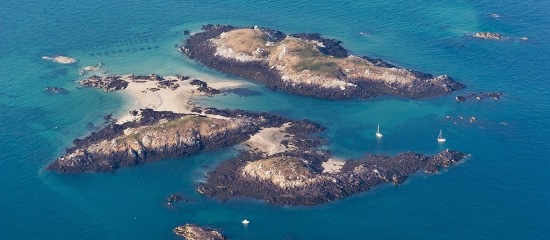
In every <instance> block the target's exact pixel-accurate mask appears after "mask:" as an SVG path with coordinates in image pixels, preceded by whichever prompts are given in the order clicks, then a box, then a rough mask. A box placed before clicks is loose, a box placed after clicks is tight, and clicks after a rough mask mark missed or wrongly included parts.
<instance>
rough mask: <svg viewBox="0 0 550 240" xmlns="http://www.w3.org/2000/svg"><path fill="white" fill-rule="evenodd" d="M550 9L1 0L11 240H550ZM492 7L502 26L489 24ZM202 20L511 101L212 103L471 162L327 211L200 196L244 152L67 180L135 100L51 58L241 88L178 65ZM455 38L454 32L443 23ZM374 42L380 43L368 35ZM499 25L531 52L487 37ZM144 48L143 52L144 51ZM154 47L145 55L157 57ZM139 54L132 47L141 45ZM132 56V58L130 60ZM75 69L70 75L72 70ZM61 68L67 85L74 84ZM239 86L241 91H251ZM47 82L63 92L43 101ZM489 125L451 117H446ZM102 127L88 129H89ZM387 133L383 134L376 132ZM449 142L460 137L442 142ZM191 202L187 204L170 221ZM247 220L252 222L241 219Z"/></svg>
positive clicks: (0, 95)
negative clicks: (303, 39) (281, 35)
mask: <svg viewBox="0 0 550 240" xmlns="http://www.w3.org/2000/svg"><path fill="white" fill-rule="evenodd" d="M548 10H550V5H549V4H548V3H547V2H543V1H534V0H530V1H517V0H514V1H508V2H506V3H504V2H502V3H501V2H492V1H464V0H460V1H438V2H432V1H427V2H426V1H391V2H388V1H364V2H362V3H358V2H354V1H332V2H329V3H311V2H309V1H292V2H291V1H284V2H282V3H275V2H271V1H260V2H258V1H244V0H232V1H216V2H210V3H205V2H203V1H185V2H181V1H140V0H139V1H133V2H129V3H122V2H121V3H105V2H94V1H89V2H82V3H78V4H76V3H74V2H72V1H23V2H21V1H2V2H0V12H2V14H0V42H1V43H2V44H0V74H1V76H2V78H1V79H0V110H1V111H2V113H1V114H0V136H1V137H0V193H1V194H0V206H1V207H0V239H36V238H41V239H77V238H80V239H82V238H84V239H130V238H133V239H161V238H164V239H175V238H176V237H175V236H173V235H172V234H171V232H170V231H171V229H172V228H173V227H175V226H177V225H181V224H185V223H187V222H192V223H197V224H203V225H207V226H211V227H215V228H219V229H222V230H223V232H224V233H226V234H227V235H228V236H229V237H231V238H233V239H366V238H375V239H380V238H384V239H398V238H401V239H403V238H408V239H426V238H439V239H487V238H493V239H548V238H550V231H549V230H548V228H547V226H548V225H550V190H549V189H550V177H549V175H548V170H549V169H550V160H548V159H549V158H548V156H547V155H548V153H549V152H550V151H549V149H550V145H549V144H548V142H547V140H546V136H548V134H550V132H549V131H548V128H547V127H548V125H549V123H550V122H549V121H548V117H550V111H549V109H550V104H549V102H550V101H549V100H550V99H549V97H548V95H547V89H548V88H549V87H550V83H549V82H548V80H547V77H546V76H547V74H548V72H550V66H549V60H550V59H549V58H550V47H549V45H548V42H550V29H549V27H548V26H550V16H549V15H548V14H547V13H546V12H547V11H548ZM493 12H496V13H498V14H500V15H501V17H500V18H491V16H490V14H491V13H493ZM204 23H223V24H233V25H243V26H244V25H259V26H265V27H271V28H275V29H279V30H282V31H284V32H287V33H295V32H320V33H323V34H324V35H325V36H328V37H334V38H338V39H339V40H342V41H343V42H344V43H343V44H344V46H345V47H347V48H348V49H350V51H351V52H352V53H353V54H356V55H362V54H368V55H369V56H373V57H382V58H384V59H386V60H388V61H391V62H393V63H395V64H397V65H400V66H404V67H407V68H412V69H415V70H421V71H426V72H430V73H433V74H448V75H451V76H453V77H454V78H455V79H457V80H459V81H461V82H463V83H465V84H467V85H468V88H467V89H466V90H465V91H464V92H468V91H503V92H504V93H505V94H506V95H505V97H504V98H503V99H502V100H501V101H499V102H493V101H483V102H479V103H478V102H472V103H465V104H457V103H455V102H454V100H453V96H446V97H441V98H437V99H427V100H421V101H410V100H405V99H395V98H380V99H374V100H351V101H341V102H331V101H326V100H317V99H309V98H305V97H300V96H294V95H288V94H285V93H281V92H272V91H269V90H266V89H265V88H263V87H261V86H257V85H255V84H252V83H248V85H249V86H250V87H251V88H254V89H257V90H259V91H261V92H262V93H263V94H262V95H261V96H256V97H236V96H232V95H228V96H221V97H212V98H204V99H202V102H203V103H204V104H205V105H209V106H218V107H230V108H240V109H248V110H255V111H270V112H274V113H277V114H281V115H284V116H288V117H292V118H309V119H311V120H314V121H317V122H319V123H321V124H323V125H325V126H326V127H327V128H328V129H327V131H326V132H325V133H323V135H324V136H326V137H327V138H328V139H329V142H328V147H329V148H330V149H331V150H333V152H334V154H335V155H336V156H339V157H342V158H358V157H361V156H364V155H365V154H367V153H372V152H374V153H387V154H395V153H398V152H402V151H418V152H423V153H427V154H432V153H436V152H438V151H440V150H441V149H443V148H453V149H456V150H460V151H464V152H467V153H470V154H472V157H471V158H469V159H468V160H467V161H466V162H464V163H463V164H460V165H458V166H455V167H452V168H451V169H449V170H447V171H445V172H443V173H442V174H437V175H433V176H422V175H419V176H413V177H411V178H410V180H409V181H407V182H406V183H405V184H404V185H402V186H399V187H393V186H381V187H378V188H376V189H374V190H372V191H369V192H367V193H363V194H358V195H355V196H352V197H350V198H347V199H344V200H339V201H335V202H332V203H328V204H324V205H321V206H316V207H280V206H271V205H267V204H265V203H262V202H260V201H255V200H247V199H237V200H231V201H229V202H225V203H221V202H217V201H215V200H211V199H207V198H204V197H202V196H200V195H199V194H197V193H196V192H195V186H196V184H197V182H199V181H201V180H202V179H203V178H204V175H205V173H206V172H207V171H208V170H209V169H212V168H213V167H215V166H216V164H217V163H219V162H221V161H224V160H226V159H228V158H230V157H231V156H233V155H234V154H235V151H236V149H227V150H221V151H216V152H209V153H204V154H200V155H197V156H195V157H192V158H186V159H171V160H164V161H159V162H155V163H151V164H146V165H142V166H139V167H135V168H127V169H121V170H119V171H117V172H116V173H114V174H80V175H59V174H55V173H51V172H49V171H45V170H44V166H45V165H46V164H48V163H49V162H51V161H52V160H53V159H55V158H56V157H57V156H59V155H60V154H61V153H62V152H63V151H64V149H65V148H66V147H67V146H69V145H70V142H71V140H72V139H73V138H75V137H82V136H84V135H86V134H87V133H89V132H90V131H92V130H93V129H94V127H99V126H100V125H101V122H102V116H104V115H105V114H107V113H117V112H120V111H123V110H124V109H126V108H127V105H128V104H130V103H128V102H126V101H125V100H124V99H123V98H122V97H121V96H119V95H117V94H107V93H103V92H100V91H96V90H93V89H79V88H78V86H77V84H75V83H74V81H76V80H78V76H77V73H78V66H61V65H57V64H54V63H51V62H47V61H44V60H42V59H41V57H42V56H44V55H53V54H66V55H69V56H73V57H77V58H79V59H80V62H79V65H89V64H96V63H97V62H102V63H104V64H105V66H106V68H107V69H109V70H110V71H111V72H113V73H117V74H126V73H152V72H155V73H159V74H173V73H182V72H183V73H186V74H191V75H194V76H198V77H201V78H210V79H233V77H231V76H226V75H223V74H220V73H216V72H213V71H211V70H209V69H206V68H204V67H201V66H199V65H197V64H196V63H193V62H192V61H190V60H188V59H186V58H185V57H184V56H182V55H181V54H180V53H179V52H178V51H177V49H176V48H174V45H175V44H179V43H180V41H181V40H182V39H183V35H182V34H181V32H182V31H183V30H185V29H190V30H193V31H196V30H197V29H198V28H199V26H200V25H201V24H204ZM443 26H445V27H443ZM361 31H364V32H368V33H369V34H368V35H366V36H362V35H359V32H361ZM475 31H495V32H501V33H503V34H505V35H509V36H512V37H521V36H528V37H529V40H528V41H526V42H523V41H516V40H509V41H505V42H493V41H481V40H474V39H469V38H467V37H464V33H467V32H475ZM141 48H143V50H141ZM148 48H150V49H148ZM134 49H136V50H134ZM127 50H128V51H127ZM64 69H65V70H64ZM65 72H66V74H64V73H65ZM240 81H241V80H240ZM46 86H59V87H64V88H67V89H68V90H69V91H70V93H69V94H67V95H48V94H45V93H43V92H42V90H43V88H44V87H46ZM446 115H449V116H452V117H453V118H455V119H456V118H457V117H458V116H464V117H470V116H476V117H477V118H478V119H479V121H478V122H477V123H475V124H468V123H466V122H464V121H458V120H457V124H453V121H445V120H444V116H446ZM89 123H91V124H89ZM377 123H380V124H381V125H382V129H383V132H384V138H383V139H382V140H381V141H377V140H376V139H375V138H374V136H373V132H374V130H375V127H376V124H377ZM440 128H442V129H443V130H444V131H445V135H446V137H447V138H448V139H449V140H448V142H447V143H446V144H445V145H443V146H441V145H438V144H437V143H436V142H435V141H434V138H435V136H437V133H438V130H439V129H440ZM174 192H179V193H182V194H183V195H185V196H188V197H190V198H192V199H193V202H191V203H188V204H187V203H185V204H179V205H178V209H177V210H170V209H167V208H165V207H164V206H163V205H162V201H163V200H164V198H165V197H166V196H168V195H169V194H171V193H174ZM244 218H247V219H249V220H250V221H251V224H250V225H249V226H248V227H247V228H244V227H243V226H242V224H240V221H241V220H242V219H244Z"/></svg>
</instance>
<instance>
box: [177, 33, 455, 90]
mask: <svg viewBox="0 0 550 240" xmlns="http://www.w3.org/2000/svg"><path fill="white" fill-rule="evenodd" d="M202 29H203V30H204V31H203V32H199V33H196V34H194V35H192V36H190V37H189V38H187V39H186V41H185V45H184V46H183V47H181V49H180V50H181V52H182V53H184V54H186V55H187V56H188V57H190V58H191V59H195V60H197V61H199V62H201V63H202V64H204V65H206V66H209V67H211V68H214V69H216V70H219V71H222V72H225V73H230V74H234V75H237V76H240V77H244V78H248V79H251V80H254V81H258V82H260V83H262V84H265V85H267V86H268V87H269V88H271V89H276V90H282V91H286V92H290V93H294V94H300V95H306V96H312V97H317V98H324V99H349V98H371V97H376V96H385V95H393V96H403V97H409V98H423V97H433V96H439V95H443V94H448V93H450V92H452V91H455V90H459V89H462V88H464V87H465V86H464V85H463V84H460V83H458V82H456V81H454V80H453V79H452V78H451V77H449V76H446V75H442V76H438V77H434V76H432V75H430V74H424V73H420V72H416V71H410V70H406V69H399V68H396V67H395V66H393V65H391V64H388V63H385V62H383V61H381V60H377V61H375V62H374V61H371V63H372V64H373V65H376V66H377V67H380V68H378V69H379V70H377V71H387V73H388V74H387V75H388V76H390V75H392V76H393V75H395V74H397V75H399V74H402V75H403V76H405V75H406V76H408V77H412V78H414V80H412V82H411V83H407V84H399V83H395V79H393V78H391V79H385V80H384V81H380V80H374V79H369V78H366V77H359V78H351V77H348V76H347V73H346V70H345V69H339V70H338V71H337V72H335V73H334V74H335V76H333V77H335V79H337V81H336V82H339V83H342V82H343V83H346V84H347V85H350V86H353V87H343V86H340V87H331V86H323V85H316V84H311V83H309V82H308V81H307V79H306V80H304V81H288V79H287V80H285V79H283V73H282V72H281V71H279V70H278V69H277V67H275V66H272V65H269V63H268V62H267V61H266V60H265V59H267V58H269V57H264V58H263V59H264V60H261V59H260V60H250V61H240V60H238V59H233V58H227V57H224V56H220V55H219V54H217V48H216V46H214V45H213V44H212V40H213V39H219V38H220V36H221V35H222V34H224V33H227V32H230V31H233V30H236V29H244V28H235V27H232V26H228V25H205V26H203V27H202ZM254 29H256V28H254ZM261 31H263V33H265V34H264V35H265V38H269V39H266V41H269V42H272V43H273V44H274V43H277V42H280V41H282V40H283V39H285V38H286V37H287V35H285V34H283V33H281V32H279V31H275V30H270V29H265V28H261ZM289 37H292V38H297V39H302V40H303V41H311V40H315V41H317V42H319V44H318V48H317V50H318V51H319V52H320V53H321V54H322V55H324V56H331V57H334V58H346V57H349V54H348V52H347V50H346V49H344V48H343V47H342V46H341V45H340V42H339V41H336V40H334V39H324V38H322V37H321V36H320V35H319V34H293V35H289ZM363 59H365V60H367V61H369V58H367V57H365V58H363ZM377 74H378V73H377ZM377 76H384V74H382V73H380V75H377Z"/></svg>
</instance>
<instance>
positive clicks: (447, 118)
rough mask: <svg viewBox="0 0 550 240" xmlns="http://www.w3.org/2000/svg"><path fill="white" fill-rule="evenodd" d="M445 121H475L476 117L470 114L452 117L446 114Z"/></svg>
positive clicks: (455, 122)
mask: <svg viewBox="0 0 550 240" xmlns="http://www.w3.org/2000/svg"><path fill="white" fill-rule="evenodd" d="M445 121H453V123H454V124H457V123H459V122H468V123H475V122H477V117H476V116H471V117H464V116H458V117H456V118H454V117H451V116H449V115H447V116H445Z"/></svg>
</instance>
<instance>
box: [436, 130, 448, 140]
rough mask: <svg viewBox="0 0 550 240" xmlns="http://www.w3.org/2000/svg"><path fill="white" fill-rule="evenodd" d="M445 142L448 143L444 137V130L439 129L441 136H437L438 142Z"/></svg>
mask: <svg viewBox="0 0 550 240" xmlns="http://www.w3.org/2000/svg"><path fill="white" fill-rule="evenodd" d="M445 141H447V139H445V138H444V137H443V130H441V129H439V136H437V142H440V143H442V142H445Z"/></svg>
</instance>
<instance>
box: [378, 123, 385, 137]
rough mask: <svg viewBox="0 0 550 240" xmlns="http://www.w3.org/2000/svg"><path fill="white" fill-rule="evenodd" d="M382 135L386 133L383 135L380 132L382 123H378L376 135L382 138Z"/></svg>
mask: <svg viewBox="0 0 550 240" xmlns="http://www.w3.org/2000/svg"><path fill="white" fill-rule="evenodd" d="M382 136H384V135H382V133H380V124H378V128H376V137H378V138H381V137H382Z"/></svg>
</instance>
